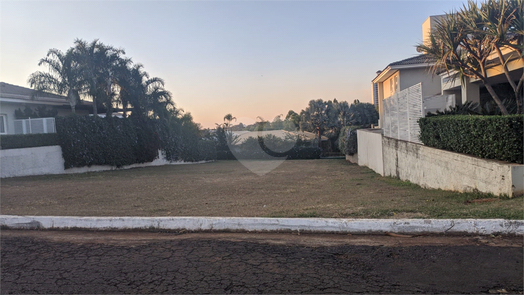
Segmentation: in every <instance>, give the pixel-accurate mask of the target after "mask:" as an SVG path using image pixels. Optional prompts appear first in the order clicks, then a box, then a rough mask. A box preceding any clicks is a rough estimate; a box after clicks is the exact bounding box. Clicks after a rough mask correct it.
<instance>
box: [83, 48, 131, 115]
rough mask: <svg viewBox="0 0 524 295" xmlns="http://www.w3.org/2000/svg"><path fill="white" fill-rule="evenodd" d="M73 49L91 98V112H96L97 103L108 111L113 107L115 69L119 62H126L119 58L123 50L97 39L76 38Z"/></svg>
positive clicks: (95, 113)
mask: <svg viewBox="0 0 524 295" xmlns="http://www.w3.org/2000/svg"><path fill="white" fill-rule="evenodd" d="M74 44H75V46H74V49H73V52H74V56H75V59H76V61H77V62H78V63H79V67H80V75H81V77H82V80H83V83H84V87H85V89H86V92H87V94H88V95H89V96H91V98H92V99H93V114H94V115H95V116H96V115H97V114H98V104H99V103H100V104H101V105H104V106H105V107H106V108H107V109H108V112H109V110H112V108H113V102H114V101H113V99H114V97H115V92H114V91H113V83H114V81H115V79H116V76H117V74H116V71H118V68H119V67H120V66H121V63H126V61H124V60H123V59H122V58H121V55H122V54H125V52H124V50H122V49H116V48H114V47H112V46H107V45H104V44H103V43H101V42H100V41H99V40H98V39H95V40H93V41H92V42H91V43H88V42H86V41H84V40H81V39H77V40H75V42H74Z"/></svg>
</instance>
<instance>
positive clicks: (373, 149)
mask: <svg viewBox="0 0 524 295" xmlns="http://www.w3.org/2000/svg"><path fill="white" fill-rule="evenodd" d="M357 143H358V165H360V166H366V167H369V168H371V169H373V170H374V171H375V172H377V173H378V174H380V175H384V168H383V160H382V129H358V130H357Z"/></svg>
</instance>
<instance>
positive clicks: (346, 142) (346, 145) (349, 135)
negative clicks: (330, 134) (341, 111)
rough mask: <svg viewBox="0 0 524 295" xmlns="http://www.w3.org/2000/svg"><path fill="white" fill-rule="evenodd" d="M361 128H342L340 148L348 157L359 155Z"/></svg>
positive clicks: (339, 141) (339, 139)
mask: <svg viewBox="0 0 524 295" xmlns="http://www.w3.org/2000/svg"><path fill="white" fill-rule="evenodd" d="M361 128H362V127H361V126H346V127H344V128H342V131H340V136H339V137H338V147H339V149H340V151H341V152H343V153H344V154H346V155H354V154H356V153H358V142H357V129H361Z"/></svg>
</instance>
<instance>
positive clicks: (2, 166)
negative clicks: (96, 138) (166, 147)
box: [0, 145, 200, 178]
mask: <svg viewBox="0 0 524 295" xmlns="http://www.w3.org/2000/svg"><path fill="white" fill-rule="evenodd" d="M159 154H160V157H159V158H157V159H155V160H154V161H153V162H149V163H142V164H133V165H129V166H124V167H121V168H116V167H112V166H96V165H94V166H91V167H80V168H71V169H64V159H63V158H62V149H61V148H60V146H58V145H54V146H44V147H34V148H23V149H10V150H0V178H6V177H16V176H30V175H44V174H68V173H85V172H96V171H107V170H116V169H129V168H136V167H148V166H160V165H168V164H193V163H189V162H170V161H168V160H166V159H165V157H164V155H163V153H162V152H161V151H159ZM198 163H200V162H198Z"/></svg>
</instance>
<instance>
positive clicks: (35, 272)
mask: <svg viewBox="0 0 524 295" xmlns="http://www.w3.org/2000/svg"><path fill="white" fill-rule="evenodd" d="M522 263H523V240H522V237H477V236H447V237H443V236H419V237H406V236H404V237H402V236H385V235H384V236H360V235H353V236H351V235H334V234H323V235H322V234H301V235H298V234H297V233H282V234H270V233H264V234H262V233H182V234H180V233H153V232H88V231H76V232H75V231H14V230H3V231H2V232H1V293H2V294H8V293H98V294H101V293H104V294H108V293H362V292H371V293H421V292H422V293H497V292H500V293H504V292H509V293H522V292H523V264H522Z"/></svg>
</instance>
